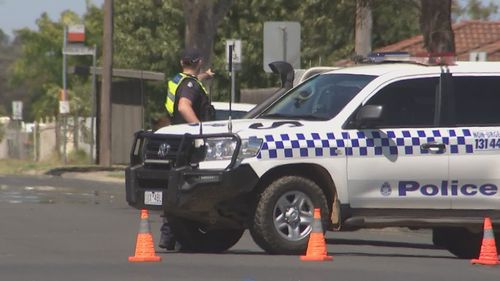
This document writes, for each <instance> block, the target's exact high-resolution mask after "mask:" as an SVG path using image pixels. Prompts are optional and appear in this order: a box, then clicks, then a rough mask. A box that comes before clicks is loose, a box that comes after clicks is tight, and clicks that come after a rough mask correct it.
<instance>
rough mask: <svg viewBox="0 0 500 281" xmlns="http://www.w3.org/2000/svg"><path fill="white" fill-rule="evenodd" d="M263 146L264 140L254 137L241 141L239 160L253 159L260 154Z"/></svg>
mask: <svg viewBox="0 0 500 281" xmlns="http://www.w3.org/2000/svg"><path fill="white" fill-rule="evenodd" d="M261 146H262V139H259V138H256V137H253V138H249V139H243V140H241V149H240V153H239V155H238V158H240V159H243V158H252V157H255V156H257V154H259V151H260V148H261Z"/></svg>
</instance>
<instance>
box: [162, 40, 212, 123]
mask: <svg viewBox="0 0 500 281" xmlns="http://www.w3.org/2000/svg"><path fill="white" fill-rule="evenodd" d="M180 63H181V66H182V72H181V73H179V74H177V75H176V76H175V77H174V78H173V79H172V80H170V81H169V82H168V93H167V99H166V102H165V107H166V108H167V112H168V113H169V115H170V117H171V118H172V124H182V123H199V122H200V121H207V120H212V119H213V116H212V115H213V113H214V112H213V107H212V106H211V105H210V99H209V98H208V94H207V91H206V89H205V87H204V86H203V84H202V83H201V82H200V79H201V80H202V79H205V78H210V77H212V76H213V75H214V73H213V72H212V71H211V70H210V69H209V70H207V71H206V72H203V73H200V69H201V64H202V60H201V56H200V53H199V52H198V51H197V50H194V49H193V50H190V49H188V50H186V51H184V52H183V55H182V58H181V61H180Z"/></svg>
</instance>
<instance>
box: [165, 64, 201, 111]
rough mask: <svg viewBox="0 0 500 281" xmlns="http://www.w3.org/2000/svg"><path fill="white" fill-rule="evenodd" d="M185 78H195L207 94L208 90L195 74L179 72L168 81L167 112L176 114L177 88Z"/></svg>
mask: <svg viewBox="0 0 500 281" xmlns="http://www.w3.org/2000/svg"><path fill="white" fill-rule="evenodd" d="M185 78H193V79H194V80H195V81H196V82H197V83H198V84H199V85H200V87H201V89H202V90H203V92H204V93H205V95H208V94H207V90H206V89H205V87H204V86H203V84H202V83H201V82H200V80H198V79H197V78H196V77H194V76H190V75H186V74H184V73H179V74H177V75H175V76H174V78H173V79H171V80H169V81H168V90H167V98H166V100H165V107H166V108H167V112H168V114H169V115H170V116H174V109H175V94H176V93H177V88H179V85H180V84H181V83H182V81H183V80H184V79H185Z"/></svg>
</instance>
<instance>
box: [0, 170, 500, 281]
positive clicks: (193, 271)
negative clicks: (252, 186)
mask: <svg viewBox="0 0 500 281" xmlns="http://www.w3.org/2000/svg"><path fill="white" fill-rule="evenodd" d="M84 178H87V179H88V180H81V179H68V178H61V177H46V176H42V177H11V176H8V177H5V176H0V222H1V226H0V280H2V281H3V280H5V281H11V280H12V281H24V280H26V281H28V280H34V281H45V280H47V281H57V280H72V281H77V280H85V281H87V280H121V281H126V280H144V281H146V280H155V281H157V280H240V281H257V280H290V281H292V280H293V281H295V280H406V281H410V280H419V281H420V280H454V281H458V280H496V281H498V280H500V266H497V267H488V266H477V265H475V266H474V265H471V264H470V263H469V261H468V260H460V259H456V258H454V257H453V256H452V255H451V254H449V253H448V252H447V251H445V250H441V249H436V248H434V247H433V246H432V243H431V237H430V232H429V231H425V230H420V231H410V230H406V229H384V230H363V231H356V232H343V233H338V232H329V233H328V234H327V243H328V252H329V254H330V255H332V256H333V261H331V262H302V261H300V259H299V257H297V256H272V255H267V254H265V253H264V252H263V251H262V250H261V249H260V248H258V247H257V246H256V245H255V243H254V242H253V241H252V239H251V237H250V236H249V235H248V234H245V235H244V237H243V238H242V239H241V241H240V242H239V243H238V244H237V245H236V246H235V247H233V248H232V249H231V250H230V251H228V252H227V253H224V254H185V253H167V252H165V251H159V250H158V249H157V254H158V255H160V256H161V257H162V259H163V260H162V261H161V262H159V263H129V262H128V261H127V258H128V256H130V255H133V253H134V247H135V242H136V235H137V231H138V227H139V211H137V210H135V209H132V208H130V207H128V206H127V204H126V203H125V200H124V186H123V184H122V183H104V182H97V181H91V180H93V179H94V180H95V178H93V177H92V176H91V175H89V176H88V177H84ZM150 223H151V228H152V229H153V235H154V237H155V242H157V238H158V236H159V228H160V223H161V219H160V217H159V214H158V213H152V214H151V215H150Z"/></svg>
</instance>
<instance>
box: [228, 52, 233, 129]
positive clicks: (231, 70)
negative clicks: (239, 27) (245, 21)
mask: <svg viewBox="0 0 500 281" xmlns="http://www.w3.org/2000/svg"><path fill="white" fill-rule="evenodd" d="M233 52H234V42H233V44H231V45H229V59H228V62H229V76H230V77H231V95H230V96H229V119H228V123H227V130H228V131H229V133H232V131H233V123H232V120H231V116H232V114H233V110H232V103H233V96H234V91H235V89H234V88H235V86H234V78H235V77H234V74H235V73H234V67H233Z"/></svg>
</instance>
